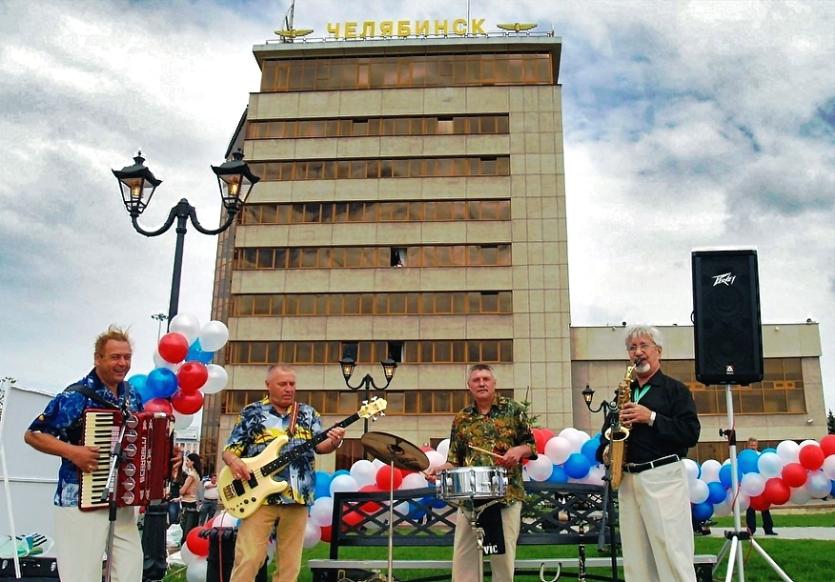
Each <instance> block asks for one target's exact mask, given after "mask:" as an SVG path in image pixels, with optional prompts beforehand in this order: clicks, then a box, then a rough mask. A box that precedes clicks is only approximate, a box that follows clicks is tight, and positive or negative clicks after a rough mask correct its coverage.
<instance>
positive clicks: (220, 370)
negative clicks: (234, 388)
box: [203, 364, 229, 394]
mask: <svg viewBox="0 0 835 582" xmlns="http://www.w3.org/2000/svg"><path fill="white" fill-rule="evenodd" d="M206 372H207V373H208V375H209V377H208V378H207V379H206V383H205V384H203V394H217V393H218V392H220V391H221V390H223V389H224V388H226V383H227V382H229V375H228V374H227V373H226V369H224V367H223V366H218V365H217V364H209V365H208V366H206Z"/></svg>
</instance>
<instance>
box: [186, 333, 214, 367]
mask: <svg viewBox="0 0 835 582" xmlns="http://www.w3.org/2000/svg"><path fill="white" fill-rule="evenodd" d="M213 357H214V353H212V352H207V351H204V350H203V348H202V347H201V346H200V340H199V339H196V340H194V341H193V342H192V344H191V345H190V346H189V348H188V353H187V354H186V362H200V363H201V364H208V363H209V362H211V361H212V358H213Z"/></svg>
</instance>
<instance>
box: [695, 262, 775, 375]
mask: <svg viewBox="0 0 835 582" xmlns="http://www.w3.org/2000/svg"><path fill="white" fill-rule="evenodd" d="M692 259H693V261H692V262H693V333H694V339H695V342H694V343H695V348H696V378H697V379H698V380H699V382H701V383H703V384H743V385H748V384H750V383H751V382H759V381H760V380H762V378H763V342H762V325H761V322H760V286H759V277H758V275H757V251H756V250H753V249H740V250H721V251H719V250H715V251H709V250H705V251H693V253H692Z"/></svg>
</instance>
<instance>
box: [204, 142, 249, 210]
mask: <svg viewBox="0 0 835 582" xmlns="http://www.w3.org/2000/svg"><path fill="white" fill-rule="evenodd" d="M212 171H213V172H214V173H215V175H216V176H217V185H218V188H219V189H220V199H221V201H222V202H223V207H224V208H225V209H226V210H227V211H228V212H230V213H236V212H238V211H239V210H240V209H241V207H242V206H243V205H244V203H245V202H246V199H247V197H248V196H249V193H250V192H251V191H252V187H253V186H254V185H255V184H256V183H257V182H258V181H259V180H260V179H261V178H260V177H259V176H256V175H255V174H253V173H252V171H251V170H250V169H249V166H248V165H247V163H246V162H245V161H244V154H243V152H242V151H241V150H240V149H238V151H236V152H235V153H234V154H232V159H231V160H229V161H226V162H224V163H222V164H221V165H219V166H212Z"/></svg>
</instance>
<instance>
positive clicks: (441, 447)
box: [424, 439, 449, 457]
mask: <svg viewBox="0 0 835 582" xmlns="http://www.w3.org/2000/svg"><path fill="white" fill-rule="evenodd" d="M435 450H436V451H438V452H439V453H440V454H442V455H443V456H444V457H446V456H447V454H448V453H449V439H444V440H442V441H441V442H439V443H438V448H437V449H435ZM424 452H425V451H424Z"/></svg>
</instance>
